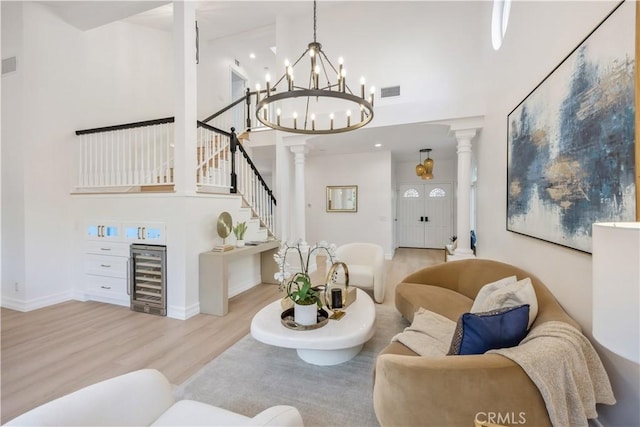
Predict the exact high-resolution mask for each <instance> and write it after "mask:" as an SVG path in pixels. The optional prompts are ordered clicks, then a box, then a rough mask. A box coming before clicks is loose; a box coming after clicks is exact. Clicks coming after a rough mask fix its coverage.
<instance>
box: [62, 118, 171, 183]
mask: <svg viewBox="0 0 640 427" xmlns="http://www.w3.org/2000/svg"><path fill="white" fill-rule="evenodd" d="M76 134H77V135H78V136H79V137H80V143H79V144H78V150H77V169H76V170H77V173H76V179H75V187H76V188H78V189H83V188H105V187H133V186H156V185H171V184H173V118H167V119H160V120H152V121H148V122H138V123H130V124H126V125H118V126H111V127H107V128H98V129H91V130H87V131H77V132H76Z"/></svg>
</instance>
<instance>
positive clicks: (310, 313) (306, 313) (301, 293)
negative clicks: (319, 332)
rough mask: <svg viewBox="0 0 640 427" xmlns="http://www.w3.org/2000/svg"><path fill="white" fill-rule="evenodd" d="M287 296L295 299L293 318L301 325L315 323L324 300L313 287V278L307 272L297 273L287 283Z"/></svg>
mask: <svg viewBox="0 0 640 427" xmlns="http://www.w3.org/2000/svg"><path fill="white" fill-rule="evenodd" d="M287 296H288V297H289V298H290V299H291V300H292V301H293V318H294V319H295V321H296V323H298V324H299V325H305V326H308V325H315V324H316V323H317V321H318V309H320V308H322V301H321V299H320V295H319V294H318V292H316V291H315V290H313V289H312V288H311V278H310V277H309V275H308V274H305V273H296V274H294V275H293V277H292V278H291V280H290V281H289V283H288V284H287Z"/></svg>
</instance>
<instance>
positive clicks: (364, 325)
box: [251, 289, 376, 366]
mask: <svg viewBox="0 0 640 427" xmlns="http://www.w3.org/2000/svg"><path fill="white" fill-rule="evenodd" d="M356 291H357V293H358V296H357V298H356V300H355V301H354V302H353V303H352V304H351V305H349V306H348V307H347V308H346V309H345V313H346V314H345V315H344V317H342V319H340V320H333V319H329V322H328V323H327V324H326V325H324V326H322V327H320V328H318V329H312V330H309V331H296V330H293V329H289V328H287V327H286V326H284V325H283V324H282V321H281V319H280V315H281V313H282V306H281V305H280V300H277V301H274V302H272V303H271V304H269V305H268V306H266V307H264V308H263V309H262V310H260V311H259V312H258V313H257V314H256V315H255V316H254V317H253V320H252V321H251V335H252V336H253V337H254V338H255V339H257V340H258V341H261V342H263V343H265V344H270V345H274V346H277V347H285V348H295V349H296V351H297V352H298V356H299V357H300V358H301V359H302V360H304V361H305V362H307V363H311V364H313V365H322V366H329V365H337V364H339V363H343V362H346V361H347V360H350V359H352V358H354V357H355V356H356V355H357V354H358V353H359V352H360V350H361V349H362V346H363V344H364V343H365V342H367V341H369V340H370V339H371V337H372V336H373V332H374V329H373V327H374V324H375V320H376V310H375V306H374V304H373V300H372V299H371V298H370V297H369V295H367V293H366V292H364V291H362V290H360V289H357V290H356Z"/></svg>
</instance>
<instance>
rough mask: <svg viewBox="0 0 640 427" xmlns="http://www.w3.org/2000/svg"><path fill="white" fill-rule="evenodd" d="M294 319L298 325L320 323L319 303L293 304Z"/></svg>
mask: <svg viewBox="0 0 640 427" xmlns="http://www.w3.org/2000/svg"><path fill="white" fill-rule="evenodd" d="M293 320H294V321H295V322H296V323H297V324H298V325H303V326H309V325H315V324H316V323H318V305H317V304H309V305H302V304H298V303H294V304H293Z"/></svg>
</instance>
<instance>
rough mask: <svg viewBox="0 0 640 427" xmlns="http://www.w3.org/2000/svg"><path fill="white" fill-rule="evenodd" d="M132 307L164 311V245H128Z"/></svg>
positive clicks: (152, 311)
mask: <svg viewBox="0 0 640 427" xmlns="http://www.w3.org/2000/svg"><path fill="white" fill-rule="evenodd" d="M129 268H130V269H131V271H130V272H129V283H128V287H129V294H130V295H131V309H132V310H134V311H140V312H142V313H150V314H157V315H159V316H166V315H167V247H166V246H158V245H138V244H133V245H131V260H130V263H129Z"/></svg>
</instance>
